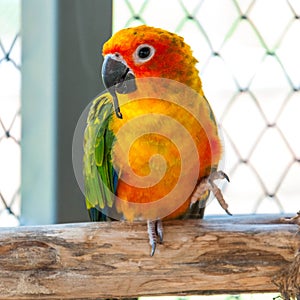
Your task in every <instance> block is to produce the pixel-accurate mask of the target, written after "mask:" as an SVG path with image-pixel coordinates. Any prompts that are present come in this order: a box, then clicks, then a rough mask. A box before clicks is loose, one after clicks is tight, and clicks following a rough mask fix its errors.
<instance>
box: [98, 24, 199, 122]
mask: <svg viewBox="0 0 300 300" xmlns="http://www.w3.org/2000/svg"><path fill="white" fill-rule="evenodd" d="M103 56H104V63H103V66H102V79H103V83H104V85H105V87H106V88H107V89H109V91H110V93H111V94H112V96H113V99H114V105H115V112H116V115H117V116H118V117H119V118H122V114H121V112H120V109H119V106H118V99H117V96H116V92H118V93H121V94H127V93H131V92H133V91H135V90H136V89H137V85H136V82H135V79H136V78H145V77H163V78H168V79H172V80H176V81H179V82H181V83H183V84H186V85H188V86H189V87H191V88H193V89H195V90H196V91H198V92H201V91H202V89H201V81H200V78H199V76H198V70H197V69H196V66H195V65H196V63H197V60H196V59H195V58H194V57H193V55H192V51H191V48H190V47H189V46H188V45H187V44H186V43H185V42H184V40H183V38H182V37H180V36H178V35H176V34H174V33H171V32H168V31H166V30H163V29H159V28H154V27H150V26H146V25H142V26H138V27H133V28H126V29H122V30H120V31H119V32H117V33H115V34H114V35H113V36H112V37H111V38H110V39H109V40H108V41H107V42H106V43H105V44H104V46H103Z"/></svg>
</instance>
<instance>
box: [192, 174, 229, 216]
mask: <svg viewBox="0 0 300 300" xmlns="http://www.w3.org/2000/svg"><path fill="white" fill-rule="evenodd" d="M218 179H226V180H227V181H228V182H229V177H228V176H227V175H226V174H225V173H224V172H223V171H215V172H212V173H211V174H210V175H209V176H208V177H205V178H203V179H202V180H201V181H200V183H199V184H198V186H197V188H196V190H195V192H194V194H193V196H192V199H191V205H192V204H194V203H195V202H196V201H198V200H199V199H201V196H202V195H203V194H204V193H205V192H207V191H211V192H212V193H213V194H214V195H215V197H216V198H217V200H218V202H219V203H220V205H221V207H222V208H223V209H224V210H225V211H226V213H227V214H228V215H231V213H230V212H229V211H228V204H227V203H226V201H225V200H224V198H223V195H222V192H221V190H220V189H219V188H218V187H217V185H216V184H215V183H214V181H215V180H218Z"/></svg>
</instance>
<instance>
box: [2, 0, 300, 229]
mask: <svg viewBox="0 0 300 300" xmlns="http://www.w3.org/2000/svg"><path fill="white" fill-rule="evenodd" d="M299 17H300V2H299V1H297V0H277V1H271V0H173V1H159V0H148V1H147V0H145V1H142V0H134V1H133V0H89V1H86V0H64V1H58V0H23V1H20V0H0V225H1V226H17V225H20V224H21V225H30V224H50V223H62V222H78V221H87V220H88V218H87V213H86V211H85V204H84V196H83V195H82V193H81V191H80V189H79V188H78V185H77V182H76V179H75V176H74V173H73V167H72V139H73V133H74V129H75V126H76V123H77V120H78V119H79V117H80V115H81V112H82V111H83V109H84V108H85V107H86V106H87V105H88V104H89V102H90V101H91V100H92V99H93V98H94V97H95V96H96V95H97V94H99V93H100V92H101V91H102V90H103V86H102V83H101V79H100V66H101V63H102V57H101V48H102V45H103V43H104V42H105V41H106V40H107V39H108V38H109V37H110V36H111V35H112V33H113V32H115V31H117V30H119V29H121V28H124V27H129V26H136V25H140V24H144V23H146V24H148V25H152V26H156V27H162V28H164V29H167V30H170V31H173V32H176V33H178V34H179V35H181V36H183V37H184V38H185V40H186V42H187V43H189V44H190V45H191V47H192V49H193V51H194V55H195V56H196V57H197V59H198V60H199V64H198V68H199V70H200V74H201V78H202V82H203V87H204V91H205V93H206V96H207V98H208V99H209V101H210V103H211V105H212V107H213V110H214V111H215V114H216V117H217V120H218V122H219V123H220V128H221V132H222V135H223V140H224V147H225V156H224V161H223V164H224V167H223V169H224V170H225V171H226V172H227V173H228V174H229V177H230V179H231V182H230V184H227V185H225V186H224V187H223V188H224V194H225V197H226V200H227V202H228V204H229V205H230V206H229V207H230V211H231V212H232V213H233V214H251V213H284V212H285V213H286V212H288V213H296V212H297V211H298V210H299V208H300V207H299V195H300V184H299V179H300V138H299V128H300V119H299V113H300V55H299V53H300V42H299V36H300V19H299ZM216 202H217V201H212V202H211V203H210V204H209V205H208V207H207V213H208V214H223V213H224V212H223V211H222V209H221V208H220V207H219V205H218V203H216Z"/></svg>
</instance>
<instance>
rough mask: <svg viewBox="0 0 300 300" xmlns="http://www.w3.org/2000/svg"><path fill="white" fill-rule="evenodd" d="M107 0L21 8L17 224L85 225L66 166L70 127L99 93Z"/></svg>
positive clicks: (51, 0) (30, 2)
mask: <svg viewBox="0 0 300 300" xmlns="http://www.w3.org/2000/svg"><path fill="white" fill-rule="evenodd" d="M111 18H112V1H107V0H89V1H86V0H64V1H59V0H43V1H41V0H26V1H23V2H22V47H23V54H22V208H21V215H22V218H21V223H22V224H48V223H57V222H76V221H85V220H87V213H86V212H85V207H84V196H83V194H82V193H81V191H80V189H79V188H78V186H77V182H76V180H75V177H74V174H73V167H72V138H73V132H74V129H75V126H76V123H77V120H78V118H79V116H80V114H81V112H82V110H83V109H84V108H85V106H86V105H87V104H88V103H89V101H90V100H91V99H92V98H93V97H95V96H96V95H97V94H98V93H99V92H101V91H102V90H103V87H102V85H101V81H100V76H99V74H100V65H101V59H102V58H101V47H102V44H103V43H104V41H106V40H107V39H108V38H109V36H110V35H111V27H112V26H111V22H112V20H111Z"/></svg>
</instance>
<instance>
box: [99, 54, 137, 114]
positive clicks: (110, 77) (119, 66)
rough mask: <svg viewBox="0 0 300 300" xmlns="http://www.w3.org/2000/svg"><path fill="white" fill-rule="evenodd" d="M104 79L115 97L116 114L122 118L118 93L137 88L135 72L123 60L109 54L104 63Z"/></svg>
mask: <svg viewBox="0 0 300 300" xmlns="http://www.w3.org/2000/svg"><path fill="white" fill-rule="evenodd" d="M102 81H103V84H104V86H105V88H106V89H107V90H108V91H109V93H110V94H111V95H112V97H113V102H114V109H115V113H116V116H117V117H118V118H120V119H122V114H121V111H120V107H119V101H118V97H117V93H119V94H129V93H132V92H134V91H135V90H136V89H137V87H136V83H135V77H134V75H133V73H132V72H131V70H130V69H129V68H128V67H127V66H126V65H125V64H124V63H123V62H122V61H119V60H116V59H114V58H113V55H111V54H109V55H106V56H105V59H104V62H103V65H102Z"/></svg>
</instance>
